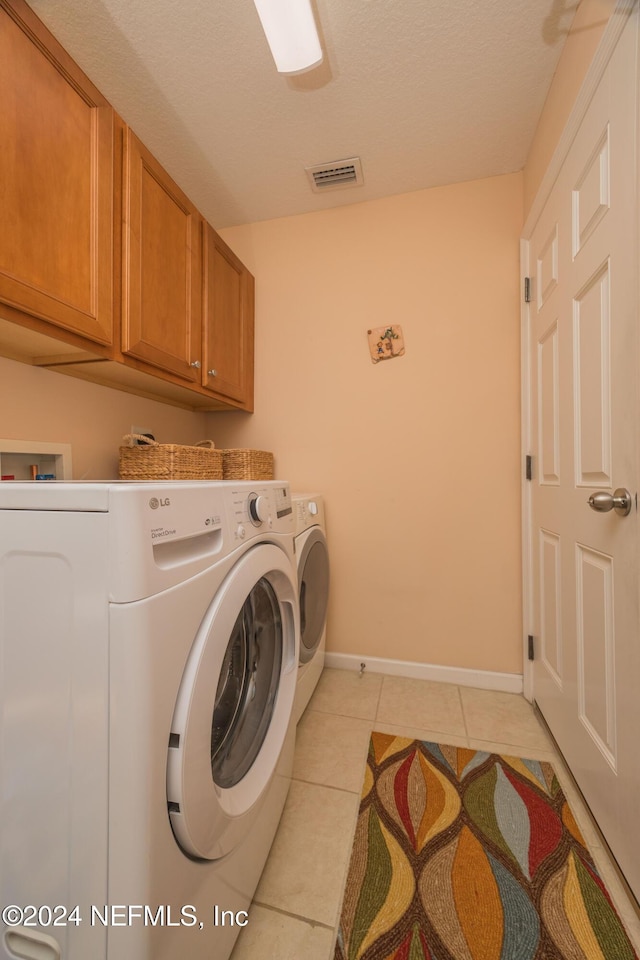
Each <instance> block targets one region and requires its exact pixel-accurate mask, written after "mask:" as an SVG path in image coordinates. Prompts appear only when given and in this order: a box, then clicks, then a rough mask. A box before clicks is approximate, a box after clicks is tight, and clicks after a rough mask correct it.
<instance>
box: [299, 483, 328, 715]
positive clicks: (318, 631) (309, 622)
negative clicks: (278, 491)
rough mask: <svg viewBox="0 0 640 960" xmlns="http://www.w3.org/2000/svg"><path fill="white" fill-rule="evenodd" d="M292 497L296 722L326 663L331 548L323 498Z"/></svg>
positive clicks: (310, 495)
mask: <svg viewBox="0 0 640 960" xmlns="http://www.w3.org/2000/svg"><path fill="white" fill-rule="evenodd" d="M292 499H293V513H294V533H295V540H294V543H295V553H296V566H297V571H298V599H299V607H300V663H299V665H298V683H297V686H296V697H295V703H294V708H293V713H294V718H295V721H296V723H297V722H298V721H299V720H300V717H301V716H302V714H303V713H304V710H305V709H306V707H307V704H308V703H309V700H310V699H311V695H312V694H313V691H314V690H315V688H316V686H317V684H318V680H319V679H320V674H321V673H322V670H323V667H324V654H325V646H326V626H327V607H328V603H329V552H328V549H327V539H326V527H325V515H324V500H323V498H322V497H321V496H320V495H319V494H315V493H294V494H293V496H292Z"/></svg>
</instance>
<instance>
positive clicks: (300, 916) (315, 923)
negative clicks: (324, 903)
mask: <svg viewBox="0 0 640 960" xmlns="http://www.w3.org/2000/svg"><path fill="white" fill-rule="evenodd" d="M251 906H252V907H254V906H255V907H261V908H262V909H263V910H271V911H272V912H273V913H279V914H281V915H282V916H283V917H291V919H292V920H300V922H301V923H308V924H309V926H311V927H321V928H322V929H323V930H329V931H330V932H331V933H333V931H334V930H335V925H333V926H332V925H331V924H330V923H325V922H324V921H323V920H314V919H313V917H305V916H304V915H303V914H301V913H291V912H290V911H289V910H283V909H282V908H281V907H274V906H273V904H271V903H264V902H263V901H262V900H252V901H251Z"/></svg>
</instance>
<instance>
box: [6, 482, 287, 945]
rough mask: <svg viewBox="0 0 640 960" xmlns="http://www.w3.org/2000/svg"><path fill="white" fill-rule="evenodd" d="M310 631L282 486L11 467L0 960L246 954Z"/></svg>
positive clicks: (282, 794) (280, 801) (283, 789)
mask: <svg viewBox="0 0 640 960" xmlns="http://www.w3.org/2000/svg"><path fill="white" fill-rule="evenodd" d="M298 637H299V622H298V605H297V578H296V569H295V559H294V553H293V512H292V502H291V496H290V492H289V489H288V486H287V485H286V484H285V483H279V482H262V483H258V484H256V483H244V482H243V483H237V482H229V483H228V482H221V483H211V482H183V483H171V482H167V483H153V484H148V483H97V484H88V483H10V482H5V483H2V484H0V660H1V661H2V663H3V671H2V674H1V677H0V720H1V727H0V736H1V741H0V747H1V750H0V790H1V797H2V819H1V823H0V863H1V865H2V867H1V871H0V872H1V878H0V900H1V901H2V906H7V905H14V906H13V907H12V910H11V911H9V912H7V911H5V912H4V914H3V917H2V920H3V923H2V924H1V925H0V957H2V958H15V957H23V958H25V957H26V958H29V957H38V958H41V960H56V958H61V957H64V958H65V960H86V958H87V957H92V958H94V960H116V958H117V960H175V958H176V957H181V956H184V957H189V958H190V960H204V958H207V960H211V958H213V957H215V958H216V960H226V958H228V957H229V955H230V953H231V950H232V948H233V944H234V942H235V939H236V936H237V934H238V932H239V930H240V929H241V927H242V926H243V925H245V924H246V922H247V911H248V907H249V903H250V901H251V897H252V896H253V893H254V891H255V887H256V885H257V882H258V879H259V877H260V874H261V872H262V869H263V867H264V863H265V861H266V857H267V854H268V852H269V849H270V847H271V843H272V841H273V837H274V834H275V831H276V828H277V825H278V821H279V819H280V815H281V812H282V808H283V805H284V801H285V798H286V795H287V791H288V787H289V782H290V776H291V769H292V761H293V746H294V738H295V724H294V723H293V720H292V707H293V702H294V694H295V688H296V679H297V664H298ZM249 922H250V921H249Z"/></svg>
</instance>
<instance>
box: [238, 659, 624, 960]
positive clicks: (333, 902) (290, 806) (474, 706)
mask: <svg viewBox="0 0 640 960" xmlns="http://www.w3.org/2000/svg"><path fill="white" fill-rule="evenodd" d="M372 730H380V731H382V732H386V733H395V734H397V735H398V736H408V737H419V738H420V739H424V740H434V741H438V742H441V743H450V744H452V745H454V746H466V747H472V748H475V749H478V750H490V751H492V752H496V753H512V754H515V755H517V756H526V757H531V758H534V759H538V760H549V761H551V762H552V763H553V764H554V767H555V769H556V772H557V774H558V778H559V780H560V782H561V784H562V787H563V789H564V792H565V794H566V796H567V799H568V800H569V803H570V804H571V807H572V809H573V812H574V814H575V817H576V820H577V821H578V824H579V826H580V828H581V829H582V832H583V834H584V837H585V839H586V840H587V842H588V844H589V846H590V849H591V853H592V855H593V857H594V859H595V861H596V865H597V866H598V869H599V870H600V873H601V875H602V877H603V879H604V881H605V883H606V884H607V886H608V888H609V892H610V893H611V895H612V898H613V900H614V903H615V905H616V907H617V910H618V913H619V914H620V916H621V917H622V920H623V921H624V923H625V925H626V927H627V931H628V933H629V935H630V937H631V939H632V941H633V943H634V945H635V947H636V950H637V951H638V953H639V954H640V918H639V917H638V914H637V913H636V910H635V908H634V906H632V903H631V901H630V900H629V898H628V897H627V895H626V891H625V888H624V886H623V884H622V883H621V881H620V879H619V877H618V874H617V873H616V871H615V868H614V867H613V866H612V864H611V862H610V860H609V856H608V853H607V852H606V850H605V849H604V847H603V845H602V842H601V839H600V835H599V834H598V832H597V830H596V829H595V828H594V826H593V823H592V821H591V818H590V816H589V814H588V812H587V811H586V809H585V807H584V804H583V803H582V800H581V798H580V796H579V794H578V793H577V791H576V789H575V787H574V785H573V783H572V781H571V779H570V777H569V776H568V774H567V773H566V770H565V768H564V766H563V763H562V761H561V759H560V757H559V756H558V754H557V752H556V750H555V748H554V745H553V743H552V741H551V740H550V738H549V736H548V734H547V732H546V730H545V729H544V727H543V726H542V724H541V723H540V722H539V720H538V718H537V717H536V714H535V712H534V711H533V709H532V707H531V706H530V704H529V703H527V701H526V700H525V699H524V698H523V697H521V696H517V695H515V694H509V693H498V692H494V691H488V690H476V689H473V688H471V687H458V686H455V685H454V684H445V683H434V682H432V681H429V680H411V679H405V678H403V677H390V676H382V675H381V674H375V673H371V674H365V675H364V676H362V677H360V676H359V674H357V673H352V672H350V671H346V670H325V671H324V673H323V674H322V676H321V678H320V682H319V684H318V687H317V689H316V692H315V693H314V695H313V697H312V699H311V702H310V703H309V706H308V708H307V710H306V711H305V713H304V715H303V717H302V719H301V721H300V723H299V725H298V732H297V741H296V756H295V766H294V772H293V777H294V779H293V782H292V784H291V790H290V792H289V797H288V800H287V804H286V807H285V810H284V813H283V815H282V820H281V822H280V827H279V830H278V833H277V835H276V838H275V841H274V844H273V847H272V849H271V853H270V855H269V859H268V861H267V864H266V867H265V870H264V873H263V875H262V879H261V880H260V884H259V886H258V889H257V891H256V895H255V898H254V902H253V905H252V907H251V911H250V915H249V924H248V925H247V927H245V929H244V930H243V931H242V933H241V934H240V937H239V939H238V942H237V944H236V947H235V949H234V952H233V955H232V960H300V958H302V957H303V958H304V960H331V958H332V956H333V950H334V943H335V935H336V927H337V923H338V920H339V915H340V906H341V902H342V891H343V887H344V883H345V880H346V872H347V868H348V865H349V855H350V853H351V844H352V839H353V833H354V829H355V823H356V817H357V811H358V804H359V799H360V789H361V786H362V780H363V777H364V769H365V763H366V756H367V746H368V743H369V735H370V733H371V731H372Z"/></svg>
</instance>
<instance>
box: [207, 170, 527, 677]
mask: <svg viewBox="0 0 640 960" xmlns="http://www.w3.org/2000/svg"><path fill="white" fill-rule="evenodd" d="M521 227H522V177H521V175H520V174H514V175H510V176H504V177H496V178H493V179H488V180H482V181H476V182H470V183H463V184H458V185H455V186H449V187H443V188H437V189H432V190H425V191H421V192H418V193H412V194H405V195H402V196H397V197H392V198H389V199H385V200H379V201H374V202H370V203H362V204H354V205H353V206H349V207H341V208H339V209H337V210H329V211H323V212H320V213H314V214H307V215H304V216H299V217H291V218H285V219H280V220H274V221H270V222H266V223H257V224H253V225H250V226H246V227H237V228H232V229H229V230H226V231H224V232H223V233H224V236H225V239H226V240H227V241H228V242H229V243H230V244H231V246H232V247H233V248H234V249H235V250H236V251H237V253H238V254H239V256H240V257H241V258H242V259H243V260H244V261H245V263H247V265H248V266H249V268H250V269H252V271H253V272H254V274H255V276H256V291H257V292H256V296H257V305H256V313H257V319H256V371H257V373H256V412H255V414H254V415H253V416H247V415H244V414H231V415H226V416H225V415H217V414H209V415H208V416H209V419H210V422H211V429H210V431H209V432H210V433H211V435H212V436H213V437H214V439H216V441H217V442H218V443H219V445H221V446H222V445H224V446H234V445H236V446H254V447H259V448H263V449H270V450H273V451H274V452H275V454H276V462H277V473H278V475H279V476H280V477H281V478H286V479H288V480H290V481H291V483H292V485H293V486H294V487H295V488H297V489H298V490H300V489H307V490H309V489H313V490H316V489H317V490H318V491H320V492H322V493H323V494H324V495H325V497H326V503H327V524H328V534H329V540H330V552H331V560H332V594H331V607H330V618H329V629H328V646H329V648H330V649H331V650H333V651H339V652H346V653H358V654H366V655H369V656H379V657H390V658H393V659H400V660H416V661H422V662H426V663H433V664H443V665H450V666H461V667H468V668H475V669H487V670H498V671H507V672H520V671H521V669H522V660H521V632H522V631H521V586H520V497H519V489H520V480H519V478H520V462H519V461H520V440H519V424H520V407H519V389H520V388H519V320H518V317H519V306H518V304H519V300H518V237H519V233H520V230H521ZM390 323H399V324H401V325H402V328H403V332H404V335H405V340H406V355H405V356H404V357H401V358H398V359H394V360H389V361H386V362H384V363H380V364H377V365H374V364H372V362H371V360H370V358H369V353H368V346H367V329H368V328H369V327H377V326H382V325H387V324H390Z"/></svg>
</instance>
